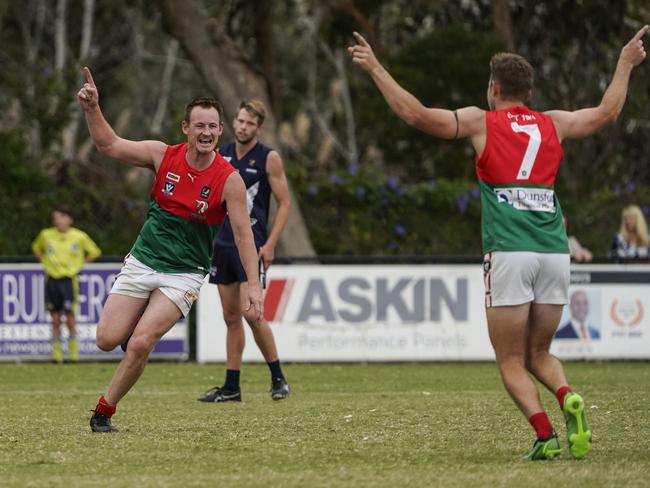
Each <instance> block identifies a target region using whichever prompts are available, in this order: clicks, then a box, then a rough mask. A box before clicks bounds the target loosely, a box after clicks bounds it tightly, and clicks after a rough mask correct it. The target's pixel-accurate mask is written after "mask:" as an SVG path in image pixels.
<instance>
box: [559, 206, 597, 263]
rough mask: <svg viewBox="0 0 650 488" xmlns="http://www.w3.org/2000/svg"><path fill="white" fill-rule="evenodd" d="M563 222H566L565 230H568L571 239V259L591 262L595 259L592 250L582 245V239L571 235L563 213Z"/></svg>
mask: <svg viewBox="0 0 650 488" xmlns="http://www.w3.org/2000/svg"><path fill="white" fill-rule="evenodd" d="M562 223H563V224H564V230H566V231H567V239H568V240H569V254H570V255H571V259H572V260H573V261H575V262H576V263H590V262H591V260H592V259H593V255H592V254H591V251H590V250H589V249H587V248H586V247H582V245H581V244H580V241H578V239H577V238H576V236H570V235H569V232H568V229H567V222H566V217H565V216H564V215H562Z"/></svg>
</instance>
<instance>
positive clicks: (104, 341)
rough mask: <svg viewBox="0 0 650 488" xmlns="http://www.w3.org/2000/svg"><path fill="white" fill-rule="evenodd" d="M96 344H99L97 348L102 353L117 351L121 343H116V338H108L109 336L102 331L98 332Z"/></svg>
mask: <svg viewBox="0 0 650 488" xmlns="http://www.w3.org/2000/svg"><path fill="white" fill-rule="evenodd" d="M95 344H97V347H98V348H99V349H101V350H102V351H105V352H108V351H112V350H113V349H115V348H116V347H117V346H118V345H119V342H116V340H115V339H114V338H112V337H110V336H108V335H107V334H103V333H102V332H101V331H100V330H97V337H96V338H95Z"/></svg>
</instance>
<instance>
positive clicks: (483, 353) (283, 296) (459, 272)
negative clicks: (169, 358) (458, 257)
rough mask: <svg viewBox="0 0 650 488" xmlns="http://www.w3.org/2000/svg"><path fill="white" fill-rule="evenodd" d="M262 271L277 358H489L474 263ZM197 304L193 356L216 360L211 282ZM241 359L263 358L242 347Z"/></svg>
mask: <svg viewBox="0 0 650 488" xmlns="http://www.w3.org/2000/svg"><path fill="white" fill-rule="evenodd" d="M270 275H271V278H270V279H269V282H268V287H267V290H266V293H265V297H264V307H265V317H266V319H267V320H268V321H269V322H270V323H271V325H272V327H273V330H274V334H275V338H276V342H277V344H278V349H279V351H280V356H281V357H282V358H283V360H286V361H359V360H362V361H391V360H394V361H398V360H400V361H401V360H416V359H420V360H442V359H452V360H453V359H492V358H493V357H494V355H493V352H492V348H491V347H490V343H489V339H488V336H487V328H486V326H485V312H484V309H483V303H484V300H483V297H484V290H483V281H482V277H483V275H482V269H481V267H480V266H478V265H457V266H396V265H387V266H365V265H364V266H360V265H358V266H300V265H294V266H273V267H272V268H271V269H270ZM198 308H199V311H198V314H197V319H198V323H197V339H198V344H197V359H198V360H199V361H223V360H224V359H225V341H224V337H225V333H226V330H225V326H224V325H223V319H222V317H221V315H222V311H221V308H220V304H219V298H218V293H217V287H216V286H214V285H209V284H205V285H204V286H203V288H202V290H201V296H200V298H199V302H198ZM246 329H247V334H248V336H249V341H248V343H249V344H253V343H254V342H253V339H252V335H251V334H250V331H249V330H248V327H247V328H246ZM244 359H245V360H253V361H260V360H262V359H263V358H262V356H261V354H260V353H259V351H258V350H257V348H255V347H248V348H247V349H246V350H245V352H244Z"/></svg>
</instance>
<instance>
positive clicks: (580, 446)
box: [562, 392, 591, 459]
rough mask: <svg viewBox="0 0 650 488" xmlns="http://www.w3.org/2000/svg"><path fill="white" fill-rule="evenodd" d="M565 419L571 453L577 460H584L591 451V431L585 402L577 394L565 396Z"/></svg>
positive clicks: (571, 393) (570, 393)
mask: <svg viewBox="0 0 650 488" xmlns="http://www.w3.org/2000/svg"><path fill="white" fill-rule="evenodd" d="M562 410H563V411H564V418H565V419H566V432H567V439H568V440H569V451H570V452H571V455H572V456H573V457H574V458H575V459H582V458H583V457H585V456H586V455H587V453H588V452H589V449H591V431H590V430H589V424H587V416H586V415H585V402H584V400H583V399H582V397H581V396H580V395H578V394H577V393H573V392H569V393H567V394H566V395H565V396H564V407H562Z"/></svg>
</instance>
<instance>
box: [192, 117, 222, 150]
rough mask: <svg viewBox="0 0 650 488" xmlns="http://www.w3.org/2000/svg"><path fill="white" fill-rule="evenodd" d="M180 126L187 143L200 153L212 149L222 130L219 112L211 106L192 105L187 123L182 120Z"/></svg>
mask: <svg viewBox="0 0 650 488" xmlns="http://www.w3.org/2000/svg"><path fill="white" fill-rule="evenodd" d="M182 128H183V133H184V134H186V135H187V143H188V145H189V146H190V147H192V148H196V150H197V152H199V153H202V154H205V153H209V152H212V151H214V148H215V147H217V142H218V141H219V136H220V135H221V133H222V132H223V124H222V123H221V120H220V119H219V112H217V109H215V108H213V107H208V108H205V107H200V106H199V107H194V108H193V109H192V112H191V113H190V121H189V123H187V122H185V121H183V123H182Z"/></svg>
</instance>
